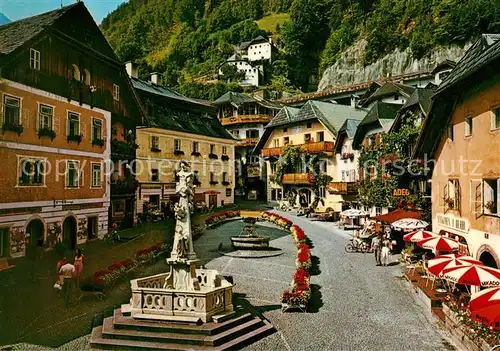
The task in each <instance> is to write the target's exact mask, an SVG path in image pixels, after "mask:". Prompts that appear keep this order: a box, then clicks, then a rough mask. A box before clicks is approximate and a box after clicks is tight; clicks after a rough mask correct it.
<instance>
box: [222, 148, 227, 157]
mask: <svg viewBox="0 0 500 351" xmlns="http://www.w3.org/2000/svg"><path fill="white" fill-rule="evenodd" d="M222 154H223V155H227V146H223V147H222Z"/></svg>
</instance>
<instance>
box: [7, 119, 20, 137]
mask: <svg viewBox="0 0 500 351" xmlns="http://www.w3.org/2000/svg"><path fill="white" fill-rule="evenodd" d="M2 129H3V131H4V132H5V131H6V130H10V131H12V132H16V133H17V136H19V135H21V133H22V132H23V130H24V127H23V126H22V124H19V123H16V122H5V123H4V124H3V127H2Z"/></svg>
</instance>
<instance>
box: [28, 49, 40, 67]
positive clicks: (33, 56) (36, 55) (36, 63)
mask: <svg viewBox="0 0 500 351" xmlns="http://www.w3.org/2000/svg"><path fill="white" fill-rule="evenodd" d="M30 68H31V69H36V70H40V51H38V50H35V49H30Z"/></svg>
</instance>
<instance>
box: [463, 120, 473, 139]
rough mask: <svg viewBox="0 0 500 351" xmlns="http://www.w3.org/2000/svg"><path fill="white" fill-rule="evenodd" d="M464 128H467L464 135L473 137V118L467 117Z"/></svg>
mask: <svg viewBox="0 0 500 351" xmlns="http://www.w3.org/2000/svg"><path fill="white" fill-rule="evenodd" d="M464 126H465V131H464V135H465V136H471V135H472V117H465V124H464Z"/></svg>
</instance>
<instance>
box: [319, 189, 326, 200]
mask: <svg viewBox="0 0 500 351" xmlns="http://www.w3.org/2000/svg"><path fill="white" fill-rule="evenodd" d="M318 190H319V197H322V198H324V197H325V196H326V194H325V187H324V186H320V187H319V189H318Z"/></svg>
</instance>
